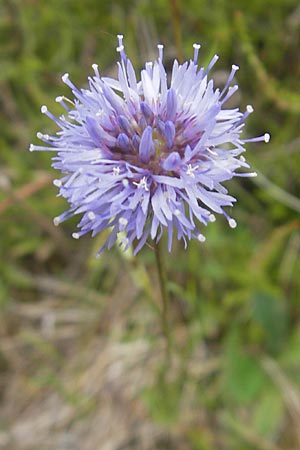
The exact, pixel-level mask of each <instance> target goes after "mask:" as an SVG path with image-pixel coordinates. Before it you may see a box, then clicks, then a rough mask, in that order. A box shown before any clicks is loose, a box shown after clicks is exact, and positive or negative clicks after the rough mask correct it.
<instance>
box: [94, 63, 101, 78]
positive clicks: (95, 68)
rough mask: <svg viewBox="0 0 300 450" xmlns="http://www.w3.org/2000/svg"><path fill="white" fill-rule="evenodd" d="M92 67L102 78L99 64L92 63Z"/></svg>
mask: <svg viewBox="0 0 300 450" xmlns="http://www.w3.org/2000/svg"><path fill="white" fill-rule="evenodd" d="M92 68H93V71H94V72H95V75H96V76H97V77H98V78H100V73H99V70H98V64H92Z"/></svg>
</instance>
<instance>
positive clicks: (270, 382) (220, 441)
mask: <svg viewBox="0 0 300 450" xmlns="http://www.w3.org/2000/svg"><path fill="white" fill-rule="evenodd" d="M117 33H123V34H124V36H125V38H124V41H125V45H126V51H127V54H128V55H129V56H130V58H131V60H132V61H133V63H134V65H135V67H136V68H141V67H142V65H143V64H144V62H145V61H147V60H151V59H153V58H154V57H155V56H156V54H157V49H156V44H157V43H160V42H161V43H163V44H165V58H166V61H167V66H168V62H169V67H171V63H172V60H173V59H174V57H178V58H180V59H183V60H184V59H188V58H190V57H191V56H192V53H193V49H192V44H193V43H194V42H200V43H201V45H202V48H201V51H200V58H201V59H200V63H202V64H203V65H205V64H207V63H208V61H209V59H210V58H211V57H212V55H213V54H214V53H215V52H216V53H218V54H219V55H220V60H219V61H218V63H217V65H216V67H215V69H214V76H215V79H216V82H217V83H218V80H219V81H220V80H221V81H220V82H221V83H222V82H223V81H222V80H224V77H225V76H226V74H227V75H228V72H229V70H230V68H231V64H232V63H235V64H238V65H239V66H240V70H239V72H238V73H237V81H238V83H239V85H240V91H239V94H238V95H236V96H235V97H234V100H235V104H236V105H237V106H239V107H240V108H241V109H243V110H244V109H245V107H246V105H247V104H252V105H253V106H254V108H255V112H254V114H253V115H251V116H250V117H249V119H248V121H247V128H246V131H245V133H246V134H247V135H249V136H254V135H260V134H263V133H264V132H266V131H268V132H270V133H271V135H272V139H271V142H270V144H268V145H265V144H261V143H259V144H250V145H248V151H247V159H248V160H249V161H250V162H251V164H252V166H253V168H254V169H255V170H256V171H257V172H258V174H259V176H258V177H257V178H256V179H253V178H251V179H249V180H247V179H241V180H239V179H238V180H232V181H230V182H229V183H228V184H227V186H228V187H229V189H230V191H231V193H232V195H234V196H236V197H237V199H238V202H237V204H236V206H235V208H234V210H233V211H232V212H231V214H232V215H233V217H235V218H236V219H237V221H238V224H239V225H238V227H237V228H236V229H235V230H231V229H230V228H229V227H228V225H227V223H226V221H225V220H223V219H222V218H221V217H218V220H217V221H216V222H215V223H214V224H211V225H209V227H208V228H207V230H205V234H206V237H207V240H206V243H204V244H199V243H193V242H192V243H191V244H190V245H189V247H188V250H187V251H184V250H183V248H182V246H181V245H179V244H175V247H174V250H173V252H172V253H171V254H170V255H169V254H167V252H166V255H165V260H166V265H167V271H168V278H169V280H170V282H169V290H170V292H171V295H172V306H171V310H170V321H171V324H172V325H171V326H172V334H173V339H174V342H175V344H176V345H175V350H174V355H173V358H172V367H170V370H169V372H168V373H167V378H166V379H165V380H163V382H162V381H161V380H160V378H159V367H160V366H161V364H162V362H163V359H164V351H163V348H164V342H163V337H162V335H161V329H160V323H159V318H158V315H157V306H158V305H159V301H160V300H159V299H160V294H159V290H158V287H157V284H158V283H157V274H156V268H155V258H154V254H153V252H152V250H151V249H150V248H147V247H146V248H145V249H144V250H143V251H142V252H141V253H140V254H139V255H138V257H137V258H132V257H131V255H130V254H125V255H124V254H122V253H121V252H119V251H118V249H116V248H115V249H113V250H111V251H110V252H106V253H105V254H104V255H103V256H102V257H101V258H100V259H95V254H96V252H97V250H98V249H99V247H100V246H101V243H102V242H103V239H104V237H103V236H99V237H97V238H94V239H91V238H90V237H89V236H87V237H85V238H83V239H81V240H80V241H74V240H72V238H71V234H72V232H73V231H74V228H75V225H76V220H69V221H68V222H66V223H64V224H62V225H61V226H60V227H58V228H55V227H54V226H53V224H52V218H53V217H55V216H57V215H58V214H60V212H62V211H63V210H64V209H65V208H66V206H67V205H66V204H65V202H64V201H63V200H62V199H60V198H57V197H56V193H57V188H55V187H54V186H53V185H52V179H54V178H56V177H57V176H58V174H56V173H55V172H54V171H53V170H52V169H51V168H50V157H51V154H48V153H35V154H32V153H29V152H28V151H27V149H28V146H29V144H30V142H34V143H37V139H36V138H35V135H36V132H37V131H42V132H54V131H55V128H54V125H53V124H52V123H50V121H49V119H47V117H45V116H43V115H42V114H40V106H41V105H42V104H46V105H47V106H48V107H49V109H50V110H51V111H53V112H54V113H56V114H60V113H61V110H60V107H59V105H57V104H56V103H55V97H56V96H58V95H61V94H66V95H67V96H68V95H70V94H69V92H68V90H67V89H66V87H65V86H64V85H63V83H62V82H61V75H62V74H63V73H65V72H69V73H70V77H71V79H72V80H73V81H74V83H75V84H76V85H77V86H84V85H85V84H86V80H87V76H88V75H89V74H91V73H92V69H91V64H92V63H94V62H96V63H98V64H99V66H100V69H101V71H102V73H103V74H107V75H110V76H111V75H113V74H114V73H115V65H116V63H115V62H116V60H117V54H116V52H115V47H116V45H117V40H116V34H117ZM299 46H300V6H299V1H298V0H265V1H264V2H262V1H261V0H252V1H251V2H245V1H243V0H232V1H225V0H185V1H182V0H170V1H168V0H153V1H150V0H135V1H133V0H125V1H124V0H123V1H121V0H120V1H112V2H109V1H101V0H100V1H99V0H87V1H85V2H83V1H80V0H65V1H63V0H48V1H47V2H46V1H42V0H40V1H38V0H2V1H0V61H1V66H0V130H1V131H0V216H1V220H0V255H1V258H0V338H1V340H0V449H1V450H23V449H24V450H44V449H49V450H50V449H51V450H64V449H72V450H76V449H80V450H98V449H99V450H101V449H105V450H106V449H111V450H132V449H136V450H143V449H145V450H148V449H149V450H150V449H153V450H156V449H161V450H169V449H175V450H176V449H178V450H212V449H216V450H222V449H226V450H227V449H228V450H248V449H249V450H251V449H257V450H279V449H284V450H288V449H290V450H292V449H299V448H300V376H299V373H300V351H299V348H300V302H299V297H300V278H299V272H300V263H299V251H300V233H299V228H300V222H299V212H300V200H299V191H300V189H299V188H300V179H299V169H300V152H299V150H300V136H299V129H300V87H299V86H300V84H299V81H300V59H299Z"/></svg>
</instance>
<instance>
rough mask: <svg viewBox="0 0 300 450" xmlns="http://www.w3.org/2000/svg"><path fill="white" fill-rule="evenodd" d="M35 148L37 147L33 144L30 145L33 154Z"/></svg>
mask: <svg viewBox="0 0 300 450" xmlns="http://www.w3.org/2000/svg"><path fill="white" fill-rule="evenodd" d="M34 148H35V146H34V145H33V144H30V145H29V151H30V152H33V151H34Z"/></svg>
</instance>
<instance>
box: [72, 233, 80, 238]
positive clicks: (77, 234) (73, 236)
mask: <svg viewBox="0 0 300 450" xmlns="http://www.w3.org/2000/svg"><path fill="white" fill-rule="evenodd" d="M72 238H73V239H79V238H80V234H79V233H72Z"/></svg>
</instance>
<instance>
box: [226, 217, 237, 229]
mask: <svg viewBox="0 0 300 450" xmlns="http://www.w3.org/2000/svg"><path fill="white" fill-rule="evenodd" d="M228 224H229V226H230V228H236V227H237V223H236V221H235V220H234V219H229V220H228Z"/></svg>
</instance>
